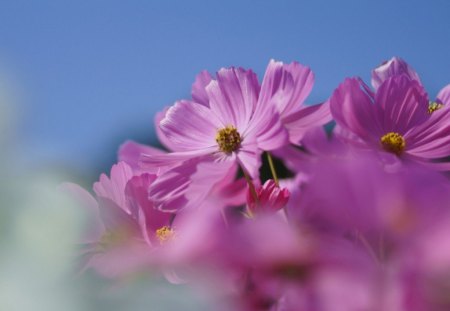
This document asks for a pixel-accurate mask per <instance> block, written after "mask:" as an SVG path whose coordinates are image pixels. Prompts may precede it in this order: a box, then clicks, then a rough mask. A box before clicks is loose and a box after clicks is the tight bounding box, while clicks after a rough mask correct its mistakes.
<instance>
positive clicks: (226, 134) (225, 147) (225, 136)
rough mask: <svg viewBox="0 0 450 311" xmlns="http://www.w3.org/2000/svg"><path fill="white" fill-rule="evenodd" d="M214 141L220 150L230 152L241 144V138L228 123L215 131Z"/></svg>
mask: <svg viewBox="0 0 450 311" xmlns="http://www.w3.org/2000/svg"><path fill="white" fill-rule="evenodd" d="M216 142H217V144H218V145H219V149H220V151H223V152H225V153H231V152H233V151H236V150H237V149H238V148H239V147H240V146H241V142H242V138H241V135H240V134H239V132H238V131H237V130H236V128H235V127H234V126H232V125H229V126H227V127H225V128H223V129H220V130H219V131H218V132H217V134H216Z"/></svg>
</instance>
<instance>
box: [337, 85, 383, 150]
mask: <svg viewBox="0 0 450 311" xmlns="http://www.w3.org/2000/svg"><path fill="white" fill-rule="evenodd" d="M367 89H368V88H367V86H366V85H365V84H364V82H362V81H361V80H360V79H358V78H351V79H346V80H345V81H344V82H343V83H341V84H340V85H339V87H338V88H337V89H336V90H335V91H334V93H333V95H332V96H331V98H330V110H331V114H332V115H333V117H334V119H335V120H336V122H337V124H338V125H339V126H341V127H342V128H344V129H345V130H348V131H350V132H353V133H355V134H356V135H358V136H359V137H360V138H362V139H363V140H365V141H373V142H374V143H377V144H378V140H379V136H380V134H381V133H382V130H381V127H380V124H379V122H378V120H377V115H376V111H375V108H374V105H373V97H372V94H371V93H370V92H368V91H367Z"/></svg>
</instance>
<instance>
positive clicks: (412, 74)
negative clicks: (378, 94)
mask: <svg viewBox="0 0 450 311" xmlns="http://www.w3.org/2000/svg"><path fill="white" fill-rule="evenodd" d="M398 75H406V76H407V77H408V78H409V79H411V80H416V81H417V82H419V84H421V82H420V78H419V75H418V74H417V72H416V71H415V70H414V68H412V67H411V66H410V65H408V63H407V62H405V61H404V60H403V59H401V58H399V57H392V58H391V59H390V60H388V61H385V62H383V63H382V64H381V65H380V66H378V67H377V68H375V69H374V70H373V71H372V86H373V88H374V89H375V90H376V89H378V88H379V87H380V85H381V84H383V82H384V81H385V80H387V79H388V78H390V77H392V76H398Z"/></svg>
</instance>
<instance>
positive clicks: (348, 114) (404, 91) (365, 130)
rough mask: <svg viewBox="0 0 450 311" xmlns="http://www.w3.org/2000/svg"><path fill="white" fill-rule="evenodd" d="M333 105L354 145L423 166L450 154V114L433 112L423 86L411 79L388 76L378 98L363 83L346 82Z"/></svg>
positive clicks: (336, 91)
mask: <svg viewBox="0 0 450 311" xmlns="http://www.w3.org/2000/svg"><path fill="white" fill-rule="evenodd" d="M330 107H331V112H332V114H333V116H334V118H335V120H336V123H337V125H338V126H339V129H340V130H341V137H344V136H345V137H346V140H347V141H348V142H349V143H351V144H352V145H354V146H358V147H362V148H366V149H372V150H379V151H384V152H387V153H388V154H391V155H393V156H396V157H398V158H400V159H403V160H406V161H408V160H409V161H415V162H420V163H426V162H430V161H432V160H434V159H439V158H442V157H446V156H449V155H450V135H449V134H450V123H449V122H448V118H449V117H450V110H448V109H444V110H438V111H436V112H433V113H430V112H429V103H428V98H427V95H426V93H425V91H424V89H423V87H422V86H421V85H420V84H419V82H417V81H416V80H411V79H410V78H409V77H408V76H406V75H394V76H391V77H389V78H387V79H386V80H385V81H384V82H383V83H382V84H381V85H380V87H379V88H378V89H377V90H376V93H375V94H374V93H373V92H372V91H370V89H369V88H368V87H367V86H366V85H365V84H364V83H363V82H362V81H361V80H360V79H356V78H352V79H346V80H345V81H344V82H343V83H342V84H341V85H340V86H339V87H338V88H337V89H336V90H335V91H334V93H333V95H332V97H331V99H330ZM386 156H387V155H386ZM386 156H384V157H386Z"/></svg>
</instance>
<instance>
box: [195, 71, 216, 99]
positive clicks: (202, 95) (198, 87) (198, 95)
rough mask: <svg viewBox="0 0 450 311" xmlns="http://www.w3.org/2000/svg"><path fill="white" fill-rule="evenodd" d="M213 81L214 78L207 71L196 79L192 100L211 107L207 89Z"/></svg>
mask: <svg viewBox="0 0 450 311" xmlns="http://www.w3.org/2000/svg"><path fill="white" fill-rule="evenodd" d="M211 80H212V77H211V75H210V74H209V72H208V71H206V70H203V71H202V72H200V73H199V74H198V75H197V77H195V82H194V84H193V85H192V99H193V100H194V102H196V103H199V104H202V105H204V106H207V107H209V98H208V95H207V94H206V90H205V88H206V86H207V85H208V84H209V82H211Z"/></svg>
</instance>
